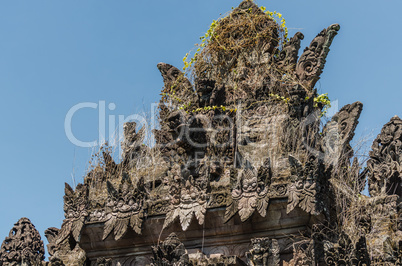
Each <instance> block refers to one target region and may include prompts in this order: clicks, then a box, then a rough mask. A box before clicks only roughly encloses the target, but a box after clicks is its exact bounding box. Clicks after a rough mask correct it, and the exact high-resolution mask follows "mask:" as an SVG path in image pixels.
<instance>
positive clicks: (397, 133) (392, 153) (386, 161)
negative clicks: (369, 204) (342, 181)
mask: <svg viewBox="0 0 402 266" xmlns="http://www.w3.org/2000/svg"><path fill="white" fill-rule="evenodd" d="M371 149H372V151H370V159H369V160H368V161H367V168H368V170H369V174H368V181H369V191H370V195H371V196H378V195H380V194H383V193H386V194H388V195H402V166H401V160H402V120H401V119H400V118H399V117H397V116H394V117H393V118H392V119H391V121H389V122H388V123H387V124H385V125H384V127H383V128H382V130H381V133H380V134H379V135H378V136H377V138H376V139H375V140H374V142H373V145H372V146H371Z"/></svg>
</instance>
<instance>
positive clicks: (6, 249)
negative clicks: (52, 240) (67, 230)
mask: <svg viewBox="0 0 402 266" xmlns="http://www.w3.org/2000/svg"><path fill="white" fill-rule="evenodd" d="M44 259H45V249H44V247H43V242H42V240H41V237H40V234H39V232H38V231H37V230H36V229H35V226H34V225H33V224H32V223H31V221H30V220H29V219H28V218H25V217H24V218H21V219H20V220H19V221H18V222H17V223H15V224H14V227H13V228H12V229H11V230H10V234H9V236H8V237H6V239H5V240H4V241H3V244H2V245H1V250H0V265H3V264H4V265H7V264H8V263H11V265H15V264H21V263H24V264H25V265H39V264H40V263H41V262H42V261H43V260H44Z"/></svg>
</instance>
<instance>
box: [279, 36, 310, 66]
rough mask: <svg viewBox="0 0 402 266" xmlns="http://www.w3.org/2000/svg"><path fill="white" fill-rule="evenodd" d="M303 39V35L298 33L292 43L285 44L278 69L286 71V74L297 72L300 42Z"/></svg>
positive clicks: (291, 40)
mask: <svg viewBox="0 0 402 266" xmlns="http://www.w3.org/2000/svg"><path fill="white" fill-rule="evenodd" d="M303 39H304V35H303V33H301V32H296V34H295V35H294V36H293V37H292V38H291V39H290V41H289V42H287V43H286V44H285V46H284V47H283V49H282V51H280V53H279V58H278V62H277V67H278V68H281V69H283V70H285V73H287V72H289V73H291V71H294V70H295V68H296V63H297V59H298V53H299V49H300V42H301V40H303Z"/></svg>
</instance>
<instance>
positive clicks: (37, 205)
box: [0, 0, 402, 241]
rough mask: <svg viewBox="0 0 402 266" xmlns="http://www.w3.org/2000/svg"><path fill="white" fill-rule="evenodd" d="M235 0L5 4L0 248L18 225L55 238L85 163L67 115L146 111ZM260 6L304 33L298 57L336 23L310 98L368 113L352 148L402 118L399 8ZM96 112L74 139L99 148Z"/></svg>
mask: <svg viewBox="0 0 402 266" xmlns="http://www.w3.org/2000/svg"><path fill="white" fill-rule="evenodd" d="M240 2H241V1H240V0H236V1H233V0H232V1H229V0H219V1H216V0H203V1H193V0H192V1H178V0H172V1H162V0H158V1H133V0H131V1H128V0H120V1H106V0H87V1H77V0H69V1H54V0H53V1H51V0H40V1H28V0H19V1H14V0H13V1H12V0H5V1H1V2H0V92H1V101H2V102H1V104H0V113H1V120H0V121H1V131H0V137H1V140H2V153H1V154H0V162H1V164H0V166H1V168H2V171H1V185H0V213H1V218H0V240H1V241H3V240H4V238H5V236H6V235H8V232H9V230H10V229H11V227H12V226H13V224H14V223H15V222H16V221H17V220H18V219H19V218H21V217H28V218H30V219H31V221H32V222H33V223H34V225H35V226H36V228H37V229H38V230H39V232H40V233H41V235H42V237H43V239H44V240H46V239H45V237H44V230H45V229H46V228H48V227H52V226H54V227H58V228H60V226H61V223H62V220H63V199H62V197H63V194H64V182H68V183H70V184H72V175H73V176H75V180H76V181H77V182H81V181H82V177H83V175H84V174H85V172H86V169H87V167H88V165H87V161H88V159H89V157H90V155H91V153H92V149H88V148H80V147H76V146H75V145H74V144H72V143H71V142H70V141H69V139H68V138H67V136H66V133H65V129H64V120H65V116H66V114H67V112H68V111H69V109H70V108H72V107H73V106H75V105H77V104H79V103H83V102H89V103H94V104H99V102H100V101H104V102H105V104H106V107H107V106H108V105H109V104H110V103H114V104H115V109H114V110H109V109H108V108H106V115H107V116H115V117H116V120H117V116H118V115H124V116H128V115H130V114H134V113H139V112H141V111H143V110H149V109H150V104H151V103H152V102H156V101H158V99H159V92H160V90H161V88H162V86H163V82H162V78H161V76H160V74H159V71H158V69H157V68H156V64H157V63H159V62H166V63H170V64H173V65H175V66H177V67H182V58H183V56H184V55H185V53H186V52H188V51H189V50H190V49H191V48H192V47H193V45H194V43H196V42H198V41H199V36H201V35H203V34H204V33H205V31H206V30H207V29H208V26H209V25H210V23H211V21H212V20H213V19H216V18H218V17H219V16H220V14H221V13H222V14H224V13H226V12H227V11H230V9H231V7H232V6H237V5H238V4H239V3H240ZM257 3H258V4H260V5H263V6H266V7H267V9H269V10H271V11H275V10H276V11H278V12H281V13H282V14H283V15H284V17H285V18H286V24H287V26H288V28H289V35H290V36H293V34H294V33H296V32H297V31H301V32H303V33H304V35H305V39H304V41H303V42H302V49H303V48H304V47H306V46H308V45H309V43H310V41H311V40H312V39H313V38H314V37H315V35H316V34H318V33H319V32H320V31H321V30H322V29H323V28H326V27H327V26H329V25H331V24H333V23H339V24H340V25H341V30H340V32H339V34H338V36H336V38H335V40H334V42H333V44H332V47H331V52H330V54H329V56H328V58H327V65H326V67H325V69H324V73H323V75H322V78H321V80H320V81H319V83H317V88H318V89H319V92H320V93H326V92H327V93H328V95H329V97H330V99H331V100H332V101H333V102H335V100H337V101H338V105H339V107H341V106H343V105H345V104H347V103H352V102H354V101H357V100H359V101H361V102H362V103H363V104H364V109H363V114H362V116H361V119H360V124H359V126H358V129H357V133H356V137H355V138H356V139H368V140H369V141H368V142H367V143H368V145H371V142H372V140H373V139H374V138H375V136H376V135H377V134H378V133H379V132H380V130H381V127H382V125H383V124H385V123H386V122H388V121H389V119H390V118H391V117H392V116H394V115H399V116H402V112H401V108H400V104H399V103H400V101H401V100H400V99H401V96H402V90H401V88H402V84H401V83H402V79H401V78H400V76H401V68H400V62H401V61H402V53H401V50H400V44H401V43H402V36H401V34H399V32H400V29H401V26H402V17H401V16H400V14H399V13H400V10H401V9H402V2H401V1H400V0H384V1H344V0H338V1H323V0H314V1H312V0H305V1H300V0H270V1H268V0H259V1H258V2H257ZM97 112H98V110H95V109H90V108H86V109H83V110H81V111H80V112H79V113H77V114H76V115H75V116H74V117H73V124H72V131H73V133H74V135H75V136H76V137H77V138H78V139H80V140H85V141H92V140H96V139H97V138H98V113H97ZM106 126H107V127H108V124H107V125H106ZM106 137H107V136H106Z"/></svg>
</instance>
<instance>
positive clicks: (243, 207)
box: [225, 160, 271, 222]
mask: <svg viewBox="0 0 402 266" xmlns="http://www.w3.org/2000/svg"><path fill="white" fill-rule="evenodd" d="M270 168H271V165H270V161H269V160H267V161H265V164H264V165H263V166H261V167H260V168H259V169H258V172H257V171H256V170H255V169H254V168H252V167H246V168H245V169H243V170H242V171H240V175H239V179H238V181H237V184H236V186H235V187H234V188H233V190H232V201H231V202H230V203H229V204H228V206H227V208H226V213H225V221H228V220H229V219H230V218H232V217H233V216H234V215H235V214H236V213H237V212H239V216H240V219H241V221H242V222H244V221H246V220H247V219H248V218H250V217H251V215H252V214H253V213H254V211H255V210H257V211H258V213H259V214H260V215H261V216H262V217H265V216H266V215H267V208H268V203H269V195H268V188H269V185H270V184H271V172H270Z"/></svg>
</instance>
